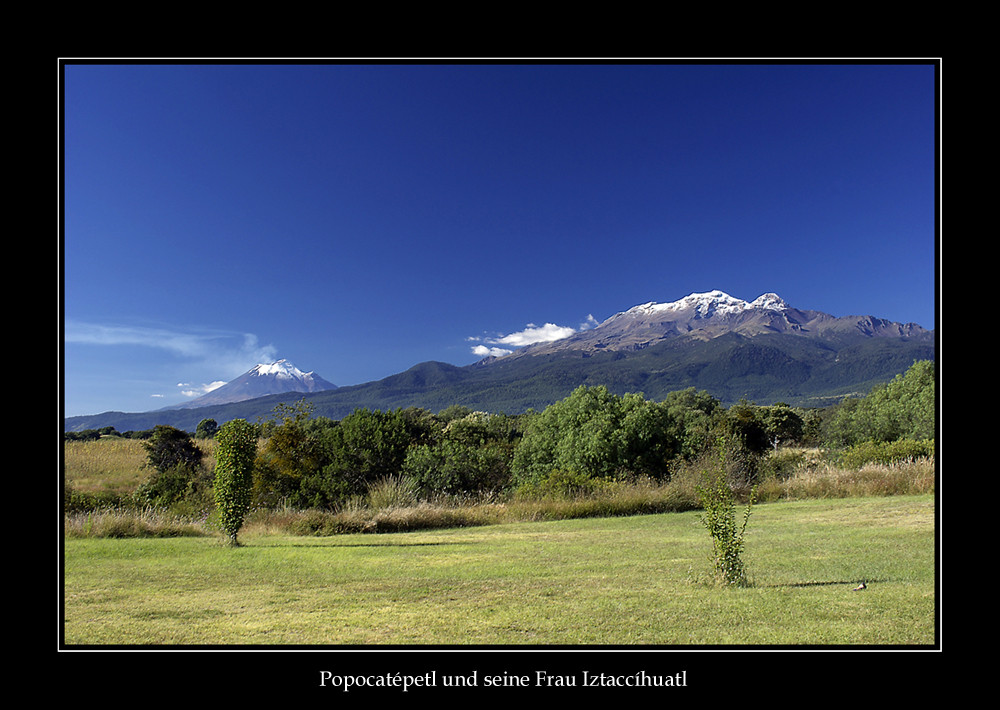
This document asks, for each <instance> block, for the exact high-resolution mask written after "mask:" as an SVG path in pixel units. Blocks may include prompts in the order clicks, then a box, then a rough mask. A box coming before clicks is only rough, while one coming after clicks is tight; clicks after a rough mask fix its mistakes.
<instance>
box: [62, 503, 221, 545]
mask: <svg viewBox="0 0 1000 710" xmlns="http://www.w3.org/2000/svg"><path fill="white" fill-rule="evenodd" d="M63 531H64V535H65V536H66V537H68V538H82V537H111V538H116V537H118V538H123V537H192V536H202V535H211V534H213V533H212V532H211V531H210V530H209V526H207V525H206V518H204V517H202V518H192V517H190V516H181V515H177V514H175V513H171V512H170V511H165V510H161V509H158V508H142V509H135V508H103V509H100V510H94V511H87V512H78V513H71V514H68V515H66V516H64V527H63Z"/></svg>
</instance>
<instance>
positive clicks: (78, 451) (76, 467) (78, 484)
mask: <svg viewBox="0 0 1000 710" xmlns="http://www.w3.org/2000/svg"><path fill="white" fill-rule="evenodd" d="M144 443H145V442H144V441H142V440H141V439H125V438H122V437H118V436H105V437H102V438H101V439H98V440H96V441H65V442H63V467H64V469H63V470H64V476H65V480H66V483H67V484H69V485H70V487H71V488H72V489H73V490H74V491H76V492H79V493H83V494H105V495H107V494H112V495H118V496H127V495H129V494H130V493H131V492H132V491H134V490H135V489H136V488H137V487H138V486H139V484H140V483H142V481H144V480H145V479H146V477H147V476H148V475H149V469H148V468H146V463H147V461H148V456H147V453H146V449H145V448H144V446H143V444H144ZM195 444H196V445H197V446H198V448H199V449H201V450H202V451H203V452H204V454H205V461H214V460H215V449H216V443H215V440H214V439H196V440H195Z"/></svg>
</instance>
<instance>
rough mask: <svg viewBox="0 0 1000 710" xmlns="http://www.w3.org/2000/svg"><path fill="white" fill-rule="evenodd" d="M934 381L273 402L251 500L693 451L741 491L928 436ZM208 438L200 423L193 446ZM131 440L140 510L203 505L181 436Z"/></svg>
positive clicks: (584, 475) (199, 478)
mask: <svg viewBox="0 0 1000 710" xmlns="http://www.w3.org/2000/svg"><path fill="white" fill-rule="evenodd" d="M934 382H935V372H934V365H933V363H932V362H930V361H920V362H916V363H914V365H913V366H912V367H911V368H910V369H909V370H908V371H907V372H906V373H904V374H901V375H899V376H898V377H896V378H895V379H894V380H893V381H892V382H889V383H887V384H885V385H883V386H880V387H877V388H875V389H874V390H873V391H872V392H871V393H869V394H868V395H867V396H865V397H863V398H853V399H848V400H845V401H844V402H842V403H840V404H838V405H835V406H833V407H827V408H823V409H804V408H797V407H790V406H788V405H785V404H781V403H777V404H773V405H767V406H762V405H755V404H753V403H750V402H746V401H742V402H739V403H736V404H734V405H732V406H730V407H724V406H723V405H722V404H721V403H720V401H719V400H717V399H716V398H714V397H712V396H711V395H710V394H708V393H707V392H705V391H696V390H695V389H694V388H688V389H685V390H680V391H677V392H673V393H670V394H669V395H668V396H667V397H666V398H664V399H663V400H662V401H659V402H654V401H650V400H647V399H645V398H644V397H643V395H641V394H625V395H616V394H614V393H612V392H610V391H609V390H608V389H607V388H606V387H603V386H591V387H588V386H581V387H579V388H577V389H576V390H574V391H573V392H572V393H571V394H570V395H568V396H567V397H565V398H564V399H562V400H560V401H558V402H555V403H554V404H552V405H550V406H548V407H546V408H545V409H544V410H542V411H541V412H536V411H528V412H525V413H523V414H519V415H508V414H490V413H484V412H476V411H472V410H470V409H468V408H466V407H462V406H459V405H455V406H452V407H449V408H447V409H445V410H443V411H441V412H438V413H436V414H435V413H432V412H430V411H429V410H426V409H422V408H418V407H410V408H406V409H402V408H401V409H397V410H393V411H382V410H369V409H364V408H359V409H356V410H354V411H353V412H352V413H351V414H349V415H347V416H345V417H344V418H343V419H340V420H332V419H329V418H325V417H314V416H312V410H311V408H310V407H309V406H308V405H307V404H306V403H305V401H301V402H299V403H297V404H293V405H290V404H281V405H278V407H276V408H275V410H274V411H273V413H272V415H271V416H270V417H269V418H267V419H266V420H263V421H258V422H256V423H255V424H252V425H249V426H250V427H251V428H252V431H253V433H254V434H255V436H256V439H257V441H258V446H257V448H256V451H255V455H254V458H253V466H252V469H253V470H252V484H251V488H252V490H251V491H250V494H251V504H252V505H253V506H255V507H276V506H279V505H287V506H291V507H294V508H330V509H333V508H336V507H338V506H340V505H342V504H343V503H345V502H346V501H349V500H350V499H351V498H352V497H354V496H361V495H364V494H365V493H366V491H367V490H368V488H369V486H371V485H372V484H374V483H377V482H378V481H380V480H383V479H387V478H390V477H401V478H403V479H406V480H407V481H408V482H409V483H410V484H411V485H412V486H413V487H414V488H415V489H416V490H417V491H418V493H419V494H420V495H421V496H425V497H432V496H439V495H445V496H467V495H468V496H474V495H483V494H490V493H500V492H505V491H510V490H515V489H519V490H529V489H532V488H534V489H538V490H545V489H546V487H551V486H564V487H566V486H578V487H586V486H587V485H588V484H590V483H593V482H595V481H600V480H608V479H613V480H623V479H627V478H629V477H636V476H642V477H648V478H651V479H654V480H661V481H662V480H668V479H669V478H670V476H671V475H672V473H673V472H674V471H676V470H677V469H678V467H680V466H683V465H685V464H687V463H690V462H693V461H695V460H696V459H698V457H700V456H704V455H706V454H710V455H712V456H719V455H721V456H722V457H723V458H724V459H725V461H726V463H727V467H728V468H729V469H730V471H731V474H732V476H733V477H734V480H735V481H736V482H745V483H747V484H750V483H752V482H753V481H754V479H755V477H756V476H757V475H758V471H759V469H760V465H761V462H762V461H763V460H764V458H765V454H766V453H767V452H768V451H769V450H773V449H776V448H778V447H780V446H786V445H791V444H797V445H812V446H819V445H828V446H836V447H846V446H853V445H856V444H858V443H861V442H876V443H880V442H892V441H897V440H905V439H914V440H927V439H933V437H934V415H935V406H934V402H935V394H934ZM240 421H242V420H240ZM219 429H220V427H218V425H217V423H216V422H215V421H213V420H210V419H206V420H204V421H202V422H201V423H200V424H199V426H198V429H197V430H196V432H195V435H194V438H195V439H197V438H199V437H201V438H210V437H214V436H216V435H217V432H218V431H219ZM112 435H113V432H112ZM133 435H134V434H133ZM141 438H144V439H145V444H144V445H145V448H146V450H147V452H148V456H149V463H150V467H151V468H152V469H153V472H152V474H151V475H150V476H149V478H148V479H147V480H146V481H145V482H144V483H143V484H142V485H141V486H140V488H139V490H138V491H137V492H136V497H137V498H138V499H139V501H140V502H142V503H145V504H154V505H170V504H173V503H175V502H177V501H180V500H185V499H186V500H198V499H200V500H203V501H210V500H211V490H212V485H213V476H214V470H209V469H210V467H209V466H208V465H206V464H205V462H204V461H203V460H202V458H203V454H202V453H201V449H200V448H199V447H198V446H197V445H196V444H195V442H194V440H193V439H192V436H191V435H190V434H188V433H187V432H182V431H180V430H177V429H175V428H173V427H169V426H157V427H155V428H154V429H153V430H150V431H149V432H148V434H147V435H145V436H143V437H141Z"/></svg>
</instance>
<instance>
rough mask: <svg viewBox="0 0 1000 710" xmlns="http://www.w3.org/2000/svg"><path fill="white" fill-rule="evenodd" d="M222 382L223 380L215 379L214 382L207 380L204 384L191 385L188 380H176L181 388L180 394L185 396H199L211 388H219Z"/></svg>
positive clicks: (224, 382)
mask: <svg viewBox="0 0 1000 710" xmlns="http://www.w3.org/2000/svg"><path fill="white" fill-rule="evenodd" d="M224 384H226V381H225V380H216V381H215V382H209V383H208V384H206V385H192V384H191V383H189V382H178V383H177V386H178V387H180V388H181V394H182V395H184V396H185V397H200V396H202V395H203V394H208V393H209V392H211V391H212V390H217V389H219V388H220V387H222V385H224Z"/></svg>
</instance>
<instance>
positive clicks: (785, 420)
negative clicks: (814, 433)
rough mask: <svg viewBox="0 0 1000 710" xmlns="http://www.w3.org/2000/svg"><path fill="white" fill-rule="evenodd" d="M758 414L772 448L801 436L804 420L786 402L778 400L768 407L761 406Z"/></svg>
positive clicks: (803, 429) (796, 439)
mask: <svg viewBox="0 0 1000 710" xmlns="http://www.w3.org/2000/svg"><path fill="white" fill-rule="evenodd" d="M760 415H761V419H762V423H763V424H764V431H765V432H766V433H767V438H768V439H769V440H770V441H771V447H772V448H774V449H777V448H778V446H779V445H781V444H789V443H792V442H794V441H798V440H799V439H800V438H802V435H803V433H804V431H805V422H804V421H803V419H802V417H801V416H800V415H799V414H798V412H796V411H795V410H794V409H792V408H791V407H789V406H788V405H787V404H783V403H780V402H779V403H776V404H773V405H771V406H769V407H761V411H760Z"/></svg>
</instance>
